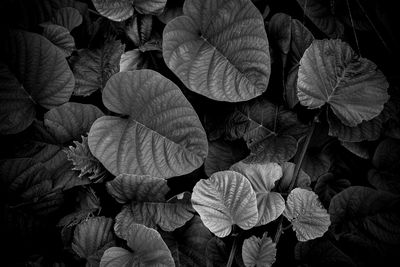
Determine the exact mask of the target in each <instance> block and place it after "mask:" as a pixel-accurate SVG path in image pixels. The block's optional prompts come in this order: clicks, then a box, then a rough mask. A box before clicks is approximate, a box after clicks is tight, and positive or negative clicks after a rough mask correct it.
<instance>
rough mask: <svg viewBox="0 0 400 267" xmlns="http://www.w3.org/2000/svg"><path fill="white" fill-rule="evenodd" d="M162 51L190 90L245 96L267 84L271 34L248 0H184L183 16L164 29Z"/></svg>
mask: <svg viewBox="0 0 400 267" xmlns="http://www.w3.org/2000/svg"><path fill="white" fill-rule="evenodd" d="M243 33H246V34H243ZM163 56H164V60H165V62H166V64H167V65H168V67H169V68H170V69H171V70H172V71H173V72H174V73H175V74H176V75H177V76H178V77H179V78H180V79H181V81H182V82H183V83H184V84H185V85H186V86H187V87H188V88H189V89H190V90H192V91H194V92H197V93H199V94H202V95H204V96H207V97H209V98H211V99H215V100H219V101H229V102H238V101H245V100H249V99H251V98H254V97H256V96H258V95H260V94H261V93H263V92H264V91H265V90H266V89H267V85H268V81H269V76H270V58H269V49H268V39H267V35H266V33H265V29H264V22H263V18H262V16H261V14H260V12H259V11H258V10H257V8H256V7H255V6H254V5H253V4H252V3H251V2H250V1H249V0H232V1H229V2H227V1H223V0H187V1H185V4H184V6H183V16H180V17H178V18H176V19H174V20H172V21H170V22H169V23H168V24H167V26H166V27H165V29H164V33H163Z"/></svg>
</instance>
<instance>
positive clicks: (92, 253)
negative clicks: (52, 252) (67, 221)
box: [72, 217, 115, 266]
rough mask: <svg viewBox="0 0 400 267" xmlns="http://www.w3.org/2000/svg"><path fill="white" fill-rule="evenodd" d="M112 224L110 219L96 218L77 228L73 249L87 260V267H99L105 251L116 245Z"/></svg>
mask: <svg viewBox="0 0 400 267" xmlns="http://www.w3.org/2000/svg"><path fill="white" fill-rule="evenodd" d="M112 223H113V221H112V219H110V218H106V217H94V218H90V219H88V220H87V221H84V222H82V223H80V224H79V225H78V226H77V227H76V228H75V231H74V239H73V241H72V249H73V250H74V252H75V253H76V254H77V255H78V256H79V257H81V258H84V259H86V261H87V262H86V266H98V264H99V262H100V259H101V256H102V255H103V253H104V251H105V250H106V249H108V248H109V247H112V246H113V245H114V244H115V241H114V235H113V233H112V231H111V229H112V228H111V227H112Z"/></svg>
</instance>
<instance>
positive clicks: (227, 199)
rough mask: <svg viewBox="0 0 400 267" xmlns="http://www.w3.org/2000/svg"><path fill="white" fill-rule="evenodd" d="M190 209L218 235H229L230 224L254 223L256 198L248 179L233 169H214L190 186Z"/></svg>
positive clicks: (248, 224)
mask: <svg viewBox="0 0 400 267" xmlns="http://www.w3.org/2000/svg"><path fill="white" fill-rule="evenodd" d="M192 204H193V208H194V209H195V210H196V211H197V212H198V213H199V214H200V218H201V220H202V221H203V223H204V224H205V226H207V228H208V229H209V230H210V231H211V232H213V233H214V234H215V235H216V236H218V237H224V236H227V235H229V234H230V232H231V230H232V226H233V225H238V226H239V227H240V228H242V229H245V230H247V229H250V228H251V227H253V226H254V225H256V223H257V219H258V212H257V200H256V194H255V192H254V191H253V189H252V187H251V184H250V182H249V181H248V180H247V179H246V177H244V176H243V175H242V174H240V173H237V172H235V171H221V172H216V173H214V174H213V175H211V177H210V178H209V179H207V180H204V179H202V180H200V181H199V182H197V184H196V185H195V187H194V188H193V194H192Z"/></svg>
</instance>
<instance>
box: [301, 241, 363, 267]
mask: <svg viewBox="0 0 400 267" xmlns="http://www.w3.org/2000/svg"><path fill="white" fill-rule="evenodd" d="M295 257H296V259H297V260H299V261H301V262H302V263H305V264H307V265H308V266H331V267H334V266H346V267H356V266H358V265H356V264H355V263H354V262H353V260H352V259H351V258H350V257H349V256H348V255H346V254H345V253H344V252H343V251H342V250H340V248H338V247H337V246H335V245H334V244H333V243H332V242H331V241H329V240H328V239H327V238H324V237H322V238H317V239H314V240H309V241H307V242H298V243H297V244H296V247H295Z"/></svg>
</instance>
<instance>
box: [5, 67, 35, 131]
mask: <svg viewBox="0 0 400 267" xmlns="http://www.w3.org/2000/svg"><path fill="white" fill-rule="evenodd" d="M0 81H1V89H0V114H1V115H0V133H2V134H15V133H18V132H21V131H23V130H25V129H26V128H28V126H29V125H31V123H32V122H33V120H34V119H35V115H36V111H35V101H34V100H33V99H32V97H31V96H30V95H29V94H28V92H27V91H26V90H25V89H24V87H23V86H22V84H21V83H20V82H19V81H18V80H17V78H16V77H15V76H14V74H12V73H11V71H10V69H9V68H8V66H7V65H5V64H3V63H0Z"/></svg>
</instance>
